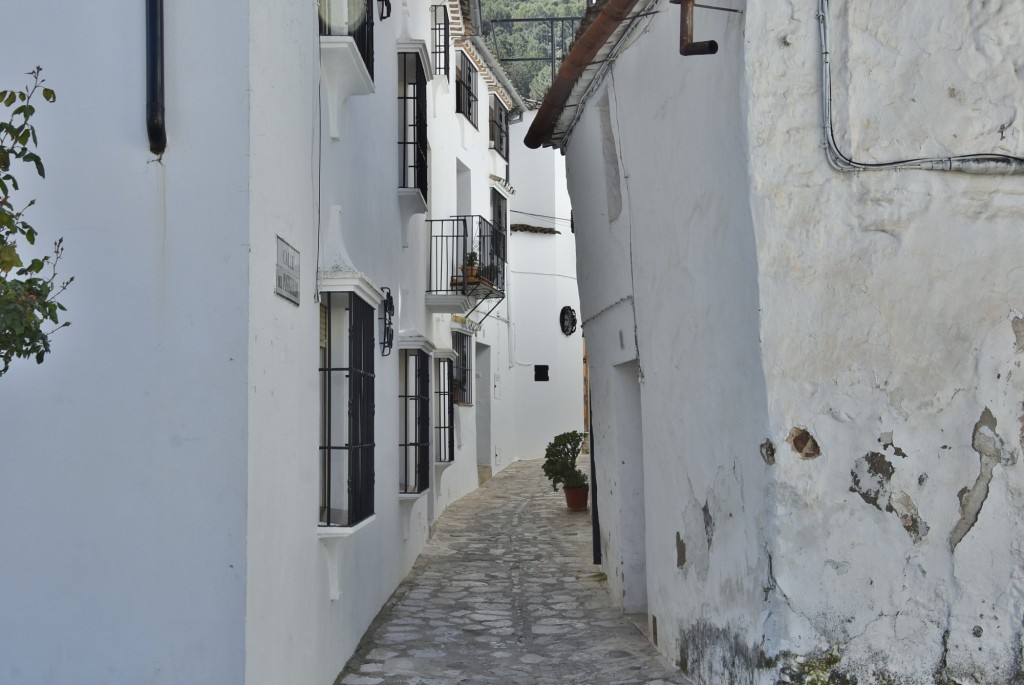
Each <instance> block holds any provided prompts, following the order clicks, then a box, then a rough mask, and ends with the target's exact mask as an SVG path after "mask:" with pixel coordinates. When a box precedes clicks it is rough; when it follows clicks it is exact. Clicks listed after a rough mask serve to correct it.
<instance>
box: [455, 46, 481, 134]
mask: <svg viewBox="0 0 1024 685" xmlns="http://www.w3.org/2000/svg"><path fill="white" fill-rule="evenodd" d="M476 81H477V71H476V67H474V66H473V62H472V60H470V59H469V56H468V55H466V53H464V52H460V53H459V64H458V66H456V68H455V111H456V112H458V113H460V114H463V115H465V117H466V118H467V119H469V123H471V124H473V126H476V125H477V124H476V110H477V97H476Z"/></svg>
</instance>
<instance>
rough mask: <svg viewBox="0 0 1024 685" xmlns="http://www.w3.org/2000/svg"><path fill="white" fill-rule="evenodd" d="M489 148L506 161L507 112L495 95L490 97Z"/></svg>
mask: <svg viewBox="0 0 1024 685" xmlns="http://www.w3.org/2000/svg"><path fill="white" fill-rule="evenodd" d="M491 147H493V148H494V150H495V151H496V152H497V153H498V154H499V155H501V158H502V159H504V160H505V161H506V162H507V161H508V110H507V109H505V105H503V104H502V102H501V100H500V99H498V96H497V95H491Z"/></svg>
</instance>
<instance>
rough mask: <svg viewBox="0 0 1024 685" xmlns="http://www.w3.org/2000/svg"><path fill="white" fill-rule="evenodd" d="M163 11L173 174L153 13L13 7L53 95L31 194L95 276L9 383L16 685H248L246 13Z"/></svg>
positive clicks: (229, 8) (6, 621) (15, 64)
mask: <svg viewBox="0 0 1024 685" xmlns="http://www.w3.org/2000/svg"><path fill="white" fill-rule="evenodd" d="M165 13H166V30H167V33H166V36H165V39H166V44H167V46H168V52H167V64H166V72H165V74H166V78H167V90H166V94H167V121H168V132H169V141H170V142H169V145H168V149H167V152H166V154H165V155H164V156H163V159H162V160H159V161H158V160H156V159H155V158H154V156H153V155H152V154H151V153H150V152H149V149H148V144H147V139H146V130H145V102H146V88H145V75H144V70H143V69H142V65H143V64H144V61H145V60H144V55H145V33H144V31H143V27H144V26H145V16H144V7H143V5H142V4H141V3H134V4H124V3H115V2H94V3H88V4H68V3H64V2H56V1H42V2H40V1H38V0H32V1H21V0H16V1H14V2H6V3H4V7H3V15H4V26H5V38H4V46H3V59H2V60H0V83H2V84H3V86H0V87H3V88H7V87H11V86H14V87H18V86H20V85H22V84H23V83H24V82H25V78H26V77H25V76H24V72H26V71H28V70H29V69H31V68H32V67H34V66H36V65H37V64H38V65H42V66H43V69H44V70H43V75H44V77H45V78H46V79H47V80H48V81H49V83H48V85H50V86H52V87H53V88H54V89H55V90H56V91H57V102H56V103H54V104H43V105H41V106H40V107H39V115H38V118H37V119H36V120H35V122H34V123H35V124H36V125H37V127H38V132H39V139H40V143H41V148H40V155H41V156H42V158H43V160H44V162H45V164H46V171H47V178H46V180H45V181H33V180H30V178H31V174H29V173H28V170H27V169H26V170H24V171H20V172H19V174H18V175H19V177H20V178H21V179H22V181H23V182H24V184H23V194H22V197H23V198H24V201H27V200H28V199H29V198H36V199H37V200H38V204H37V205H36V206H35V207H33V208H32V210H31V211H30V214H29V216H28V218H29V220H30V222H31V223H32V224H33V225H34V226H35V227H36V228H37V229H39V231H40V240H39V245H40V247H41V248H43V249H45V248H46V247H47V246H48V245H50V244H51V241H52V240H54V239H56V238H57V237H59V236H64V239H65V248H66V252H65V258H64V259H63V260H62V261H61V263H60V270H61V273H62V274H64V275H65V276H70V275H74V276H75V282H74V284H73V286H72V287H71V289H69V290H68V291H67V293H66V295H65V297H63V298H62V301H63V302H64V303H65V304H66V305H67V307H68V319H69V320H70V321H72V322H73V323H72V326H71V327H70V328H68V329H65V330H62V331H60V332H59V333H58V334H57V335H56V336H55V339H54V341H53V352H52V354H51V355H50V356H48V357H47V359H46V361H45V363H44V364H43V365H41V366H37V365H36V364H34V363H33V362H31V361H24V360H23V361H19V362H17V363H16V364H15V366H14V367H13V368H12V370H11V371H10V372H9V373H8V374H7V375H5V376H4V377H3V379H2V380H0V521H2V523H0V548H2V549H3V561H2V562H0V606H2V607H3V608H2V610H0V681H2V682H4V683H10V684H12V685H14V684H20V683H25V684H36V683H54V684H66V683H111V684H122V683H123V684H129V683H131V684H134V683H153V684H155V685H156V684H165V685H177V684H179V683H201V682H218V683H225V684H235V685H238V684H240V683H242V682H243V674H244V670H245V644H244V621H245V577H246V563H247V562H246V539H245V521H246V499H247V492H246V473H247V463H246V459H247V420H248V419H247V415H246V395H247V379H248V370H247V354H248V351H247V348H248V335H247V334H248V325H249V321H248V311H247V308H246V301H247V297H248V271H249V261H248V254H247V250H246V244H247V242H248V240H249V204H248V195H247V193H248V178H249V160H248V144H249V139H248V132H247V128H246V126H245V123H244V122H245V121H246V120H247V117H248V114H247V113H248V108H249V92H248V73H249V72H248V70H249V62H248V40H249V39H248V36H249V34H248V26H249V18H250V17H249V8H248V3H246V2H241V1H238V0H228V1H227V2H220V3H216V4H213V5H211V4H209V3H204V2H195V1H190V0H187V1H185V2H178V3H167V5H166V7H165ZM179 47H180V49H177V48H179ZM197 75H201V77H197ZM20 202H21V201H18V203H20Z"/></svg>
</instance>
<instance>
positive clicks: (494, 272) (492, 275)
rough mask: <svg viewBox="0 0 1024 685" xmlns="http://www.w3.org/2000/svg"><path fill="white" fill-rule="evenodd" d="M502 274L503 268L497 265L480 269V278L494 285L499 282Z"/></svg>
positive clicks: (489, 265)
mask: <svg viewBox="0 0 1024 685" xmlns="http://www.w3.org/2000/svg"><path fill="white" fill-rule="evenodd" d="M500 273H501V267H500V266H498V265H497V264H488V265H487V266H482V267H480V278H482V279H484V280H486V281H488V282H490V283H491V284H492V285H493V284H494V283H497V282H498V274H500Z"/></svg>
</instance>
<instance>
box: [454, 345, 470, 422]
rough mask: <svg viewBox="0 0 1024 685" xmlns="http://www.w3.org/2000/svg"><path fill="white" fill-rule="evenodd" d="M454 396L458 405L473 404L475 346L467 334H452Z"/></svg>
mask: <svg viewBox="0 0 1024 685" xmlns="http://www.w3.org/2000/svg"><path fill="white" fill-rule="evenodd" d="M452 349H453V350H455V354H456V355H458V356H457V357H456V359H455V361H454V362H453V363H452V394H453V396H454V398H455V403H456V404H473V356H472V354H473V345H472V344H471V340H470V337H469V336H468V335H466V334H465V333H458V332H453V333H452Z"/></svg>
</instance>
